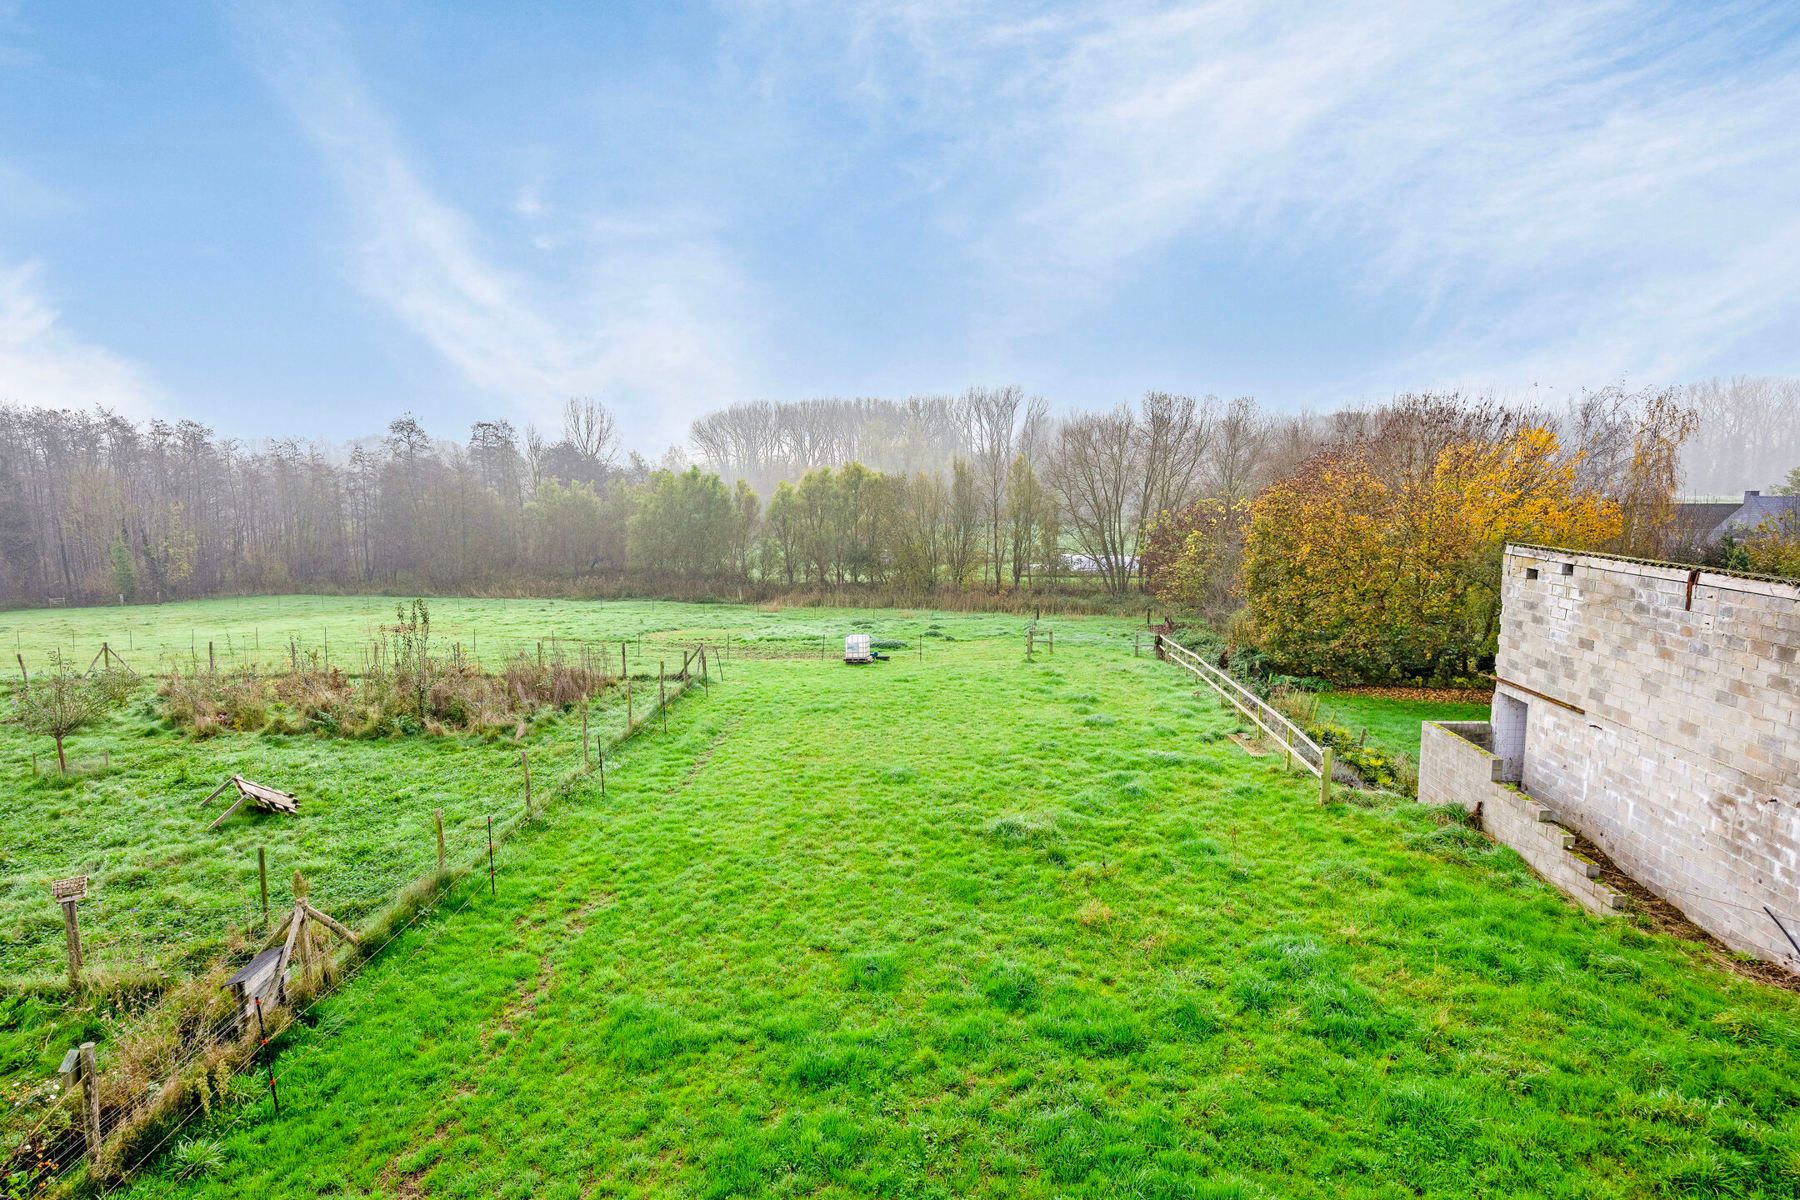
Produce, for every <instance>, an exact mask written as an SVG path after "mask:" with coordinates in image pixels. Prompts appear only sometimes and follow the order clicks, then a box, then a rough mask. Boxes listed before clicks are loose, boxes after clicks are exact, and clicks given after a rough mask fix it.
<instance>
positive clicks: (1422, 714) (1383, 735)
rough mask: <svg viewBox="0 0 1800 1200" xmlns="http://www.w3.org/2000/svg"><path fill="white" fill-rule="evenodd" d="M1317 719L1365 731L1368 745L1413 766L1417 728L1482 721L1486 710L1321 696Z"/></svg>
mask: <svg viewBox="0 0 1800 1200" xmlns="http://www.w3.org/2000/svg"><path fill="white" fill-rule="evenodd" d="M1319 718H1320V719H1321V720H1327V721H1334V722H1336V723H1337V724H1339V725H1342V726H1343V727H1344V728H1346V729H1348V730H1350V731H1351V732H1353V733H1360V732H1361V731H1363V730H1365V729H1366V730H1368V731H1369V741H1370V743H1371V744H1373V745H1376V746H1379V747H1380V748H1381V749H1383V750H1386V751H1388V752H1389V753H1390V754H1405V755H1407V756H1408V757H1409V758H1411V759H1412V760H1413V762H1415V763H1416V762H1418V761H1419V726H1420V724H1422V723H1423V722H1425V721H1485V720H1487V719H1488V706H1487V705H1485V704H1463V703H1456V702H1449V703H1446V702H1444V701H1440V700H1392V699H1388V698H1385V697H1380V696H1370V695H1365V694H1362V693H1345V692H1323V693H1321V694H1320V695H1319Z"/></svg>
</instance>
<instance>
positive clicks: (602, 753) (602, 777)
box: [600, 750, 606, 797]
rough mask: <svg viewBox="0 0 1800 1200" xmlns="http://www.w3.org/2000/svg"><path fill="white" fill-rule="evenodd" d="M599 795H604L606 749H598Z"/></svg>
mask: <svg viewBox="0 0 1800 1200" xmlns="http://www.w3.org/2000/svg"><path fill="white" fill-rule="evenodd" d="M600 795H601V796H602V797H605V795H606V751H605V750H602V751H600Z"/></svg>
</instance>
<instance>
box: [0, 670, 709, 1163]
mask: <svg viewBox="0 0 1800 1200" xmlns="http://www.w3.org/2000/svg"><path fill="white" fill-rule="evenodd" d="M687 645H693V644H692V643H688V644H687ZM700 645H701V646H704V645H705V643H700ZM698 663H699V657H698V652H697V651H696V653H695V660H694V665H695V666H698ZM687 668H688V664H687V663H685V662H684V664H683V669H682V670H681V671H680V672H678V673H672V674H670V675H668V676H667V680H668V682H670V683H673V684H674V685H675V686H674V689H673V690H672V691H667V692H663V691H662V690H661V689H659V694H658V695H656V696H654V697H653V698H652V699H650V701H649V703H648V704H647V705H646V711H644V713H643V715H642V716H641V717H639V718H638V719H636V720H629V719H628V721H627V725H626V728H625V730H624V731H623V732H622V733H621V734H620V735H619V736H618V737H617V738H615V739H613V740H612V741H611V742H610V743H608V744H607V745H605V746H604V747H603V748H602V750H601V754H602V761H604V755H605V754H606V753H609V752H612V751H614V750H616V749H618V747H620V746H622V745H623V744H624V743H626V742H628V741H630V740H631V739H632V738H633V737H634V736H635V735H636V734H638V733H640V732H642V731H643V730H644V729H645V727H646V726H648V725H649V724H650V723H651V721H652V720H653V719H654V718H656V717H657V716H658V714H659V713H663V712H666V710H667V708H668V706H669V704H670V702H672V701H674V700H676V699H679V698H680V697H681V696H683V695H685V694H686V693H687V692H688V691H689V690H690V688H691V687H692V686H693V685H694V684H695V683H696V682H700V681H701V677H700V675H699V674H698V673H690V672H689V670H688V669H687ZM659 673H660V672H659ZM666 719H667V718H666V716H665V717H664V722H665V724H664V728H665V729H666ZM582 761H583V765H581V766H578V767H577V768H576V769H575V770H573V771H572V772H570V773H568V774H567V775H566V776H564V777H563V778H561V779H559V780H558V781H557V783H556V784H555V786H554V787H553V788H552V789H551V793H552V794H553V795H564V794H566V793H567V792H568V791H569V790H570V789H571V788H572V787H573V786H574V784H575V782H576V781H577V780H578V779H580V778H583V777H586V776H588V775H590V774H591V773H592V768H591V766H589V765H587V764H586V760H585V754H584V756H583V760H582ZM546 804H547V802H539V804H537V805H535V806H534V805H532V804H531V802H530V801H529V799H528V800H527V801H526V805H525V808H524V809H523V810H522V811H521V812H518V813H515V814H513V816H512V818H511V820H510V821H508V822H507V823H506V824H503V825H501V826H499V827H498V829H499V830H500V831H502V832H503V833H504V834H510V833H511V832H513V831H515V830H516V829H517V828H518V827H519V826H520V825H522V824H525V823H528V822H530V821H532V820H533V819H535V818H536V817H538V816H539V815H540V814H541V812H542V811H543V809H544V807H546ZM500 840H501V841H504V840H505V838H504V837H502V838H501V839H500ZM435 875H436V873H435V872H434V873H433V876H421V877H420V879H415V880H413V881H411V882H410V883H408V884H405V885H403V886H402V887H401V888H400V889H399V891H398V892H396V893H395V895H396V896H399V895H402V894H404V893H405V891H406V890H407V888H409V887H412V886H414V885H416V884H417V883H418V882H420V881H421V880H423V879H425V878H431V877H434V876H435ZM460 882H462V880H461V879H460V878H456V877H454V876H453V877H452V879H451V880H450V882H449V884H448V885H447V886H444V887H442V888H441V889H440V890H439V891H438V892H437V893H436V894H435V895H434V896H433V897H432V898H431V899H430V900H428V901H427V902H426V903H424V904H422V905H420V907H419V908H418V910H417V911H415V912H414V913H413V914H412V915H411V917H410V919H408V920H406V921H405V922H403V923H402V924H401V925H400V927H399V928H398V929H395V930H393V931H392V932H390V933H389V935H388V937H387V939H386V940H385V941H383V942H382V943H381V945H380V946H377V947H376V948H375V949H374V950H372V951H370V952H368V953H366V954H361V955H358V956H357V957H356V958H355V960H354V961H353V962H352V963H351V964H350V965H349V967H348V969H347V970H344V971H343V972H342V973H341V974H340V975H339V976H338V978H337V979H336V980H334V981H332V982H331V983H330V984H328V985H327V986H325V987H324V988H323V989H322V990H321V991H319V992H318V993H316V994H315V995H313V997H312V998H311V1002H310V1003H309V1004H307V1006H306V1008H305V1009H302V1010H300V1012H299V1013H297V1014H295V1015H296V1016H298V1015H303V1014H304V1013H305V1012H309V1011H311V1009H312V1008H314V1007H315V1006H316V1005H318V1004H319V1003H320V1002H321V1001H323V1000H324V999H325V998H326V997H327V996H330V995H332V994H335V993H336V992H337V991H338V990H339V989H341V988H342V987H343V986H344V985H345V984H346V983H348V982H349V981H350V980H351V979H353V978H354V977H355V976H356V975H358V974H360V973H361V971H362V969H363V967H365V966H366V965H368V963H369V962H371V961H373V960H374V959H375V958H376V957H377V956H378V955H379V954H380V953H381V952H382V951H383V950H386V949H387V947H388V946H389V945H391V944H392V943H393V942H394V941H395V940H396V939H397V938H398V937H399V936H400V934H402V933H404V932H406V931H407V930H408V929H410V928H412V927H413V926H414V925H416V924H417V923H418V922H419V921H420V919H421V918H423V917H424V916H425V915H426V914H427V913H429V912H432V911H435V910H436V909H438V908H439V907H440V906H441V905H442V904H443V902H444V901H445V900H446V899H448V898H449V896H450V893H451V892H452V891H453V890H454V889H455V886H456V885H457V884H458V883H460ZM475 894H478V889H477V890H476V891H474V892H471V893H470V894H469V895H468V896H465V897H464V899H463V902H462V904H460V905H458V906H457V908H456V910H454V911H456V912H460V911H461V910H462V909H463V908H465V907H467V905H468V903H469V900H470V899H471V898H472V896H473V895H475ZM414 952H415V953H416V952H417V950H416V948H415V951H414ZM327 953H328V954H334V952H331V951H327ZM408 957H409V959H410V956H408ZM146 1018H148V1014H146ZM241 1021H242V1014H241V1013H240V1012H238V1011H236V1010H235V1009H234V1011H233V1012H232V1013H231V1014H230V1015H229V1016H226V1017H224V1018H222V1019H220V1020H219V1021H218V1022H216V1023H215V1024H214V1025H212V1026H211V1027H209V1028H208V1029H207V1031H206V1032H205V1033H204V1034H203V1035H201V1036H200V1037H198V1038H197V1039H194V1040H192V1041H191V1042H190V1044H189V1045H188V1047H186V1048H185V1049H184V1050H183V1051H182V1052H180V1053H179V1054H178V1056H177V1058H176V1061H175V1064H174V1066H172V1067H171V1068H170V1069H169V1071H168V1072H167V1073H166V1078H165V1079H164V1080H163V1083H162V1085H161V1087H159V1088H157V1089H155V1093H160V1092H162V1091H163V1090H164V1089H167V1088H169V1087H172V1086H175V1084H176V1083H177V1082H178V1081H179V1079H180V1077H181V1075H182V1073H183V1072H184V1071H185V1070H186V1069H187V1068H188V1067H190V1066H192V1064H193V1063H194V1062H195V1061H196V1060H198V1059H199V1058H200V1057H202V1056H203V1055H205V1054H206V1053H207V1052H209V1051H210V1050H211V1049H212V1048H213V1047H215V1046H218V1045H223V1044H224V1043H225V1042H226V1041H227V1040H229V1039H231V1038H235V1037H241V1036H244V1034H243V1032H242V1030H241V1029H240V1028H239V1026H240V1025H241ZM140 1024H141V1022H140ZM290 1028H292V1022H289V1023H287V1024H285V1025H283V1026H282V1028H281V1029H279V1030H277V1031H276V1032H275V1033H274V1034H273V1035H271V1036H270V1037H269V1038H268V1039H267V1040H266V1042H265V1045H269V1044H272V1043H273V1042H274V1041H276V1040H277V1039H279V1037H280V1036H281V1034H282V1033H285V1032H286V1031H287V1030H288V1029H290ZM115 1042H116V1039H115ZM251 1062H252V1063H253V1064H254V1062H255V1057H254V1056H253V1057H252V1059H251ZM87 1086H97V1084H95V1083H90V1084H88V1085H87ZM79 1091H80V1089H79V1088H72V1089H70V1093H69V1095H70V1096H72V1095H74V1094H76V1093H78V1092H79ZM68 1098H69V1097H68V1096H65V1097H63V1098H62V1100H59V1101H57V1102H53V1103H52V1104H51V1106H50V1108H49V1110H48V1111H46V1112H45V1113H44V1115H43V1117H42V1118H41V1119H40V1120H39V1121H38V1122H37V1123H36V1126H35V1127H34V1128H33V1130H32V1131H31V1132H30V1133H29V1134H27V1136H26V1144H27V1145H29V1144H31V1143H32V1142H33V1141H34V1140H35V1139H36V1138H37V1137H38V1136H39V1134H40V1133H42V1131H43V1130H44V1129H45V1128H46V1126H47V1125H48V1123H49V1121H50V1119H51V1118H52V1117H53V1116H54V1114H55V1112H56V1111H57V1110H58V1108H60V1107H61V1104H62V1103H63V1102H64V1101H66V1100H67V1099H68ZM153 1104H154V1093H153V1095H152V1097H147V1098H146V1099H145V1101H144V1102H143V1103H140V1104H135V1105H129V1106H124V1107H120V1108H115V1109H113V1110H111V1111H109V1112H108V1113H106V1114H105V1117H104V1118H103V1122H102V1132H101V1140H102V1142H104V1141H105V1140H106V1139H107V1138H108V1137H110V1136H111V1135H112V1134H113V1133H114V1132H116V1131H117V1130H118V1129H119V1127H120V1126H122V1125H124V1124H125V1123H127V1122H128V1121H130V1120H132V1119H133V1118H135V1117H136V1116H137V1115H138V1114H139V1113H141V1112H145V1111H148V1110H149V1108H150V1107H151V1106H152V1105H153ZM199 1111H201V1109H200V1106H198V1105H194V1106H192V1108H191V1110H190V1111H189V1112H187V1113H185V1114H183V1116H182V1117H181V1118H180V1119H179V1121H177V1122H176V1124H175V1127H174V1128H173V1129H171V1130H169V1131H168V1132H167V1133H166V1134H164V1136H163V1137H162V1138H161V1139H160V1140H159V1141H158V1142H157V1143H156V1144H155V1145H154V1146H153V1147H152V1148H151V1150H150V1152H148V1153H146V1154H144V1155H143V1156H141V1157H139V1158H137V1159H136V1160H135V1162H134V1164H133V1165H132V1166H131V1167H128V1168H123V1169H121V1170H120V1171H119V1173H118V1174H117V1175H116V1176H114V1177H113V1178H112V1179H99V1180H96V1181H95V1182H96V1183H98V1184H99V1186H100V1187H101V1188H102V1189H104V1190H106V1191H110V1190H111V1188H112V1187H113V1186H116V1185H117V1184H118V1183H120V1182H122V1181H123V1179H124V1178H126V1177H127V1176H129V1175H130V1174H132V1173H133V1172H135V1170H136V1169H137V1168H138V1167H140V1166H142V1165H143V1164H145V1163H147V1162H149V1161H151V1159H152V1158H154V1156H155V1152H156V1150H157V1149H159V1148H160V1147H161V1146H162V1145H164V1144H165V1143H166V1142H167V1141H168V1140H169V1138H170V1137H172V1136H173V1135H174V1133H175V1132H176V1131H177V1130H179V1129H180V1128H182V1127H183V1126H185V1125H186V1124H187V1123H188V1122H189V1121H190V1120H192V1119H193V1117H194V1116H195V1115H196V1114H197V1113H198V1112H199ZM62 1142H63V1144H62V1145H60V1146H59V1147H58V1148H57V1151H58V1152H57V1154H56V1155H55V1158H54V1159H53V1160H52V1163H51V1165H50V1169H49V1173H48V1176H47V1177H41V1178H40V1179H39V1183H38V1185H39V1186H42V1184H43V1183H46V1182H48V1180H49V1179H57V1178H61V1177H63V1176H64V1175H66V1174H67V1173H68V1172H70V1171H71V1170H72V1169H74V1168H75V1167H76V1166H78V1165H80V1164H81V1163H83V1162H85V1161H87V1156H86V1153H85V1151H84V1149H83V1147H82V1145H81V1142H80V1140H79V1139H78V1138H75V1137H73V1136H72V1135H71V1136H68V1137H65V1138H63V1139H62ZM4 1162H5V1160H4V1159H0V1164H3V1163H4Z"/></svg>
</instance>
